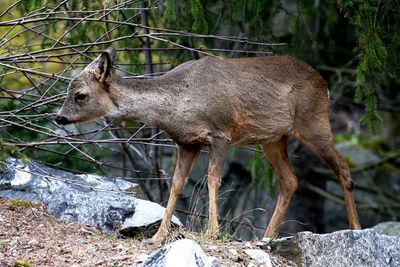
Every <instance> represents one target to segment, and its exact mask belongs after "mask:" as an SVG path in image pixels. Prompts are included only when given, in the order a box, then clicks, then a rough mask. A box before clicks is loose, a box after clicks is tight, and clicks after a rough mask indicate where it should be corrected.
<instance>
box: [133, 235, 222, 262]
mask: <svg viewBox="0 0 400 267" xmlns="http://www.w3.org/2000/svg"><path fill="white" fill-rule="evenodd" d="M141 266H142V267H187V266H191V267H196V266H199V267H218V266H220V264H219V262H218V261H217V260H216V259H215V258H214V257H207V255H206V254H205V253H204V251H203V250H202V249H201V247H200V246H199V245H198V244H197V243H196V242H194V241H193V240H190V239H181V240H178V241H175V242H174V243H171V244H168V245H166V246H164V247H162V248H160V249H159V250H157V251H156V252H154V253H152V254H151V255H150V256H149V257H148V258H147V259H146V260H145V261H144V263H143V264H142V265H141Z"/></svg>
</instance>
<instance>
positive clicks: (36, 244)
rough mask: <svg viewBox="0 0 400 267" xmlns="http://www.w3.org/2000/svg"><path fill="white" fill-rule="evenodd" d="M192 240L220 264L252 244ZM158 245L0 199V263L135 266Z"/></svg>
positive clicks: (277, 262)
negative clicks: (65, 220) (71, 221)
mask: <svg viewBox="0 0 400 267" xmlns="http://www.w3.org/2000/svg"><path fill="white" fill-rule="evenodd" d="M195 241H197V243H199V244H200V246H201V247H202V248H203V250H204V252H205V253H206V254H207V255H208V256H214V257H215V258H217V259H218V261H219V262H220V264H221V266H249V264H250V261H251V259H250V257H249V256H248V255H246V254H245V253H244V252H243V251H244V250H245V249H248V248H256V245H255V243H256V242H246V241H237V240H205V239H204V238H203V239H202V240H200V242H199V240H196V238H195ZM160 247H161V245H157V244H151V243H149V242H143V241H141V240H137V239H132V238H118V237H117V236H115V235H110V234H108V235H107V234H103V233H101V232H100V231H99V230H98V229H96V228H94V227H90V226H86V225H81V224H78V223H69V222H58V221H57V220H56V219H55V218H54V217H53V216H52V215H50V214H49V212H48V211H47V209H46V207H45V206H43V205H42V204H38V203H30V202H25V201H16V200H6V199H2V198H0V267H3V266H4V267H5V266H13V267H16V266H24V267H28V266H76V267H77V266H109V267H122V266H137V265H138V264H140V263H141V262H142V261H143V260H144V259H145V258H146V257H147V256H148V255H149V254H151V253H152V252H154V251H156V250H157V249H159V248H160ZM271 261H272V263H273V265H274V266H293V265H292V264H290V263H289V262H288V261H286V259H284V258H282V257H279V256H277V255H271ZM250 265H252V264H250ZM252 266H257V265H254V264H253V265H252Z"/></svg>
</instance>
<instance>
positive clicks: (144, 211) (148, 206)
mask: <svg viewBox="0 0 400 267" xmlns="http://www.w3.org/2000/svg"><path fill="white" fill-rule="evenodd" d="M149 211H151V212H149ZM164 213H165V208H164V207H162V206H161V205H159V204H157V203H154V202H151V201H148V200H143V199H137V202H136V208H135V213H134V214H133V215H132V217H130V218H127V219H125V221H124V223H123V224H122V229H121V231H123V229H126V228H130V227H143V226H147V225H149V224H152V223H155V222H157V221H160V220H162V218H163V217H164ZM172 222H173V223H175V224H177V225H179V226H183V225H182V223H181V222H180V221H179V219H178V218H176V217H175V216H172Z"/></svg>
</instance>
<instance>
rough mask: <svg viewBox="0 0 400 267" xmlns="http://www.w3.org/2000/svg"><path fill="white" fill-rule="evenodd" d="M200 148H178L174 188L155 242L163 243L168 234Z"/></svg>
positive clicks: (155, 236) (173, 179)
mask: <svg viewBox="0 0 400 267" xmlns="http://www.w3.org/2000/svg"><path fill="white" fill-rule="evenodd" d="M199 151H200V148H199V147H193V146H178V157H177V161H176V167H175V172H174V176H173V178H172V187H171V192H170V195H169V199H168V204H167V208H166V210H165V214H164V218H163V220H162V222H161V225H160V228H158V231H157V233H156V234H155V235H154V236H153V238H152V240H153V241H161V240H162V239H164V238H165V237H166V235H167V234H168V229H169V227H170V224H171V218H172V215H173V213H174V211H175V205H176V201H177V199H178V197H179V195H180V194H181V193H182V190H183V186H184V185H185V184H186V181H187V178H188V175H189V173H190V170H191V169H192V166H193V164H194V162H195V159H196V158H197V156H198V154H199Z"/></svg>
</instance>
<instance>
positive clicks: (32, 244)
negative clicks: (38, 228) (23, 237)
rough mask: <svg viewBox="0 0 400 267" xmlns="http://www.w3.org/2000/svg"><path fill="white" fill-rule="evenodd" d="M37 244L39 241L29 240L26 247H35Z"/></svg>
mask: <svg viewBox="0 0 400 267" xmlns="http://www.w3.org/2000/svg"><path fill="white" fill-rule="evenodd" d="M37 244H39V241H37V240H36V239H32V240H29V242H28V245H31V246H36V245H37Z"/></svg>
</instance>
